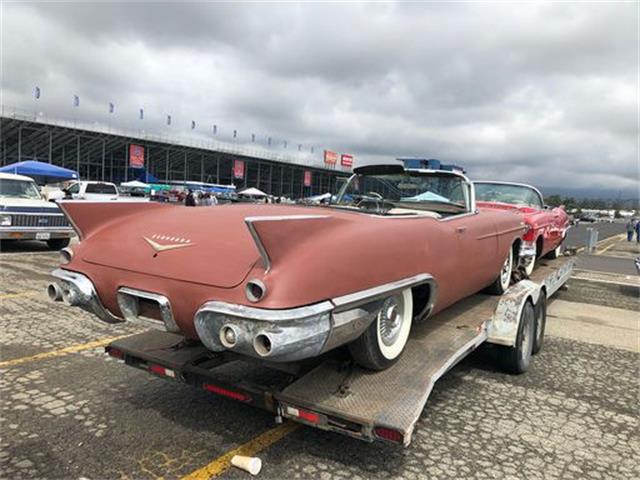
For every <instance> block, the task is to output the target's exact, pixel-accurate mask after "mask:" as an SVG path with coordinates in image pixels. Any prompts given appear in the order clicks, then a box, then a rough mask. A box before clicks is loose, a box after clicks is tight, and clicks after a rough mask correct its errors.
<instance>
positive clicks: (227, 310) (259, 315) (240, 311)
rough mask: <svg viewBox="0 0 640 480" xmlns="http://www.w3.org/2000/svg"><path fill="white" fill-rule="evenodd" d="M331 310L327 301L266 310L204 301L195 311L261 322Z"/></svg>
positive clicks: (286, 320) (310, 315) (331, 306)
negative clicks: (304, 305)
mask: <svg viewBox="0 0 640 480" xmlns="http://www.w3.org/2000/svg"><path fill="white" fill-rule="evenodd" d="M331 310H333V304H332V303H331V302H329V301H324V302H320V303H315V304H313V305H309V306H306V307H297V308H290V309H285V310H267V309H264V308H255V307H247V306H245V305H235V304H232V303H225V302H215V301H214V302H206V303H205V304H204V305H202V306H201V307H200V308H199V309H198V311H197V312H196V316H198V314H199V313H200V312H205V311H210V312H211V311H213V312H215V313H221V314H223V315H228V316H230V317H238V318H242V319H245V320H259V321H263V322H288V321H291V320H299V319H303V318H307V317H312V316H314V315H320V314H322V313H327V312H330V311H331Z"/></svg>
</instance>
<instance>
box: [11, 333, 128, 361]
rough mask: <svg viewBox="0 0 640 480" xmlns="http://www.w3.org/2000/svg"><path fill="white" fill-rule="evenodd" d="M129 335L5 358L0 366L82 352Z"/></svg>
mask: <svg viewBox="0 0 640 480" xmlns="http://www.w3.org/2000/svg"><path fill="white" fill-rule="evenodd" d="M128 336H129V335H120V336H118V337H110V338H103V339H102V340H96V341H95V342H89V343H81V344H79V345H72V346H70V347H65V348H61V349H60V350H52V351H50V352H43V353H37V354H36V355H31V356H30V357H20V358H14V359H11V360H5V361H4V362H0V368H4V367H13V366H15V365H20V364H22V363H27V362H35V361H36V360H44V359H47V358H52V357H59V356H61V355H66V354H68V353H75V352H81V351H82V350H89V349H91V348H98V347H104V346H105V345H108V344H109V343H111V342H113V341H114V340H118V339H120V338H124V337H128Z"/></svg>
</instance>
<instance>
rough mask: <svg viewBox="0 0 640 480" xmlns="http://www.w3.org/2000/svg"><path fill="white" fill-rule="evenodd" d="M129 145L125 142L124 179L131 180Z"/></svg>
mask: <svg viewBox="0 0 640 480" xmlns="http://www.w3.org/2000/svg"><path fill="white" fill-rule="evenodd" d="M127 147H128V145H127V144H126V143H125V144H124V181H125V182H128V181H129V149H128V148H127Z"/></svg>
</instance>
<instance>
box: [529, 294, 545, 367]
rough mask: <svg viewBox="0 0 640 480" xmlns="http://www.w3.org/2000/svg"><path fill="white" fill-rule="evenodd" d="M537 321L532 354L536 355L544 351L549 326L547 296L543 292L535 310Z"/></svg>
mask: <svg viewBox="0 0 640 480" xmlns="http://www.w3.org/2000/svg"><path fill="white" fill-rule="evenodd" d="M534 310H535V315H536V320H535V335H534V336H533V347H532V349H531V353H532V354H533V355H535V354H536V353H538V352H539V351H540V350H541V349H542V344H543V343H544V329H545V327H546V325H547V294H546V293H545V292H544V290H542V291H541V292H540V298H539V299H538V302H537V303H536V306H535V308H534Z"/></svg>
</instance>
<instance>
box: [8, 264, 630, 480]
mask: <svg viewBox="0 0 640 480" xmlns="http://www.w3.org/2000/svg"><path fill="white" fill-rule="evenodd" d="M56 263H57V255H56V254H55V253H39V254H20V253H19V252H15V253H10V254H2V255H0V274H1V278H2V287H1V289H0V290H1V292H0V326H1V327H2V329H3V330H2V331H3V335H2V348H1V352H0V353H1V361H7V360H11V359H17V358H22V357H27V356H30V355H34V354H38V353H42V352H47V351H52V350H57V349H61V348H66V347H69V346H72V345H78V344H83V343H88V342H93V341H96V340H100V339H104V338H107V337H114V336H118V335H124V334H129V333H135V332H138V331H140V329H139V327H132V326H128V325H118V326H110V325H106V324H101V323H99V322H96V321H93V320H91V316H90V315H89V314H85V313H83V312H82V311H80V310H78V309H71V308H68V307H65V306H64V305H61V304H52V303H51V302H49V300H48V299H47V297H46V294H45V293H44V288H45V286H46V283H47V273H48V272H49V271H50V270H51V269H52V268H53V267H54V266H55V264H56ZM576 288H578V289H579V288H580V287H579V286H578V287H576ZM570 291H571V290H570ZM576 295H578V296H579V291H578V292H577V293H576V292H575V288H574V289H573V291H572V299H573V297H575V296H576ZM550 308H553V303H551V305H550ZM561 320H562V319H556V318H550V319H549V322H553V321H561ZM584 328H585V329H588V325H587V324H585V326H584ZM551 331H553V329H551ZM634 332H635V333H629V334H631V335H636V336H637V335H638V333H637V332H638V330H637V326H636V330H634ZM587 333H588V332H587ZM493 356H494V352H493V351H492V349H491V348H490V347H486V348H482V349H480V350H479V351H477V352H475V353H473V354H472V355H471V356H469V357H468V358H467V359H466V360H464V361H463V362H462V363H461V364H459V365H458V366H456V367H455V368H454V369H453V370H452V371H451V372H449V373H448V374H447V375H445V376H444V377H443V378H442V379H441V380H440V381H438V382H437V383H436V386H435V388H434V390H433V393H432V394H431V397H430V399H429V401H428V403H427V406H426V408H425V410H424V412H423V414H422V416H421V418H420V420H419V422H418V424H417V426H416V429H415V432H414V437H413V442H412V444H411V445H410V447H409V448H407V449H401V448H397V447H394V446H390V445H385V444H380V443H377V444H367V443H363V442H360V441H357V440H353V439H350V438H347V437H342V436H340V435H337V434H333V433H328V432H322V431H317V430H314V429H311V428H307V427H305V428H300V429H297V430H295V431H294V432H293V433H291V434H289V435H287V436H285V437H284V438H283V439H282V440H280V441H279V442H277V443H275V444H274V445H272V446H271V447H269V448H268V449H266V450H264V451H262V452H261V453H260V454H259V456H260V457H261V458H262V460H263V465H264V467H263V470H262V472H261V474H260V476H261V477H262V478H291V479H294V478H319V479H327V480H328V479H343V478H344V479H349V480H357V479H364V478H385V479H386V478H406V479H413V478H430V479H431V478H514V479H515V478H518V479H520V478H531V479H538V478H563V479H564V478H575V479H584V478H593V479H604V478H630V479H631V478H640V465H639V461H638V458H640V438H639V430H640V429H639V420H638V398H639V379H640V371H639V370H640V355H639V354H638V352H637V350H636V351H629V350H621V349H618V348H614V347H611V346H604V345H601V344H598V342H597V341H593V342H590V343H586V342H582V341H576V340H571V339H568V338H561V337H554V336H548V337H547V339H546V341H545V346H544V348H543V351H542V352H541V353H540V354H539V355H538V356H537V357H536V358H535V361H534V362H533V366H532V368H531V370H530V371H529V372H527V373H526V374H524V375H520V376H512V375H508V374H505V373H502V372H501V371H500V370H499V368H498V367H497V366H495V365H496V363H495V361H494V358H493ZM272 426H273V418H272V416H271V415H270V414H269V413H267V412H263V411H261V410H256V409H253V408H251V407H247V406H244V405H242V404H239V403H236V402H233V401H231V400H226V399H223V398H220V397H217V396H215V395H213V394H210V393H207V392H203V391H199V390H196V389H194V388H191V387H188V386H185V385H182V384H178V383H174V382H169V381H166V380H163V379H161V378H158V377H154V376H151V375H149V374H148V373H145V372H142V371H140V370H137V369H133V368H130V367H127V366H124V365H122V364H120V363H117V362H116V361H114V360H113V359H110V358H108V357H107V356H106V355H104V353H103V348H102V347H98V348H88V349H85V350H80V351H76V352H73V353H68V354H65V355H60V356H55V357H49V358H44V359H40V360H34V361H31V362H25V363H21V364H16V365H9V366H5V367H1V368H0V478H11V479H21V478H121V479H159V478H176V477H181V476H184V475H186V474H189V473H191V472H193V471H194V470H196V469H198V468H200V467H202V466H203V465H206V464H208V463H209V462H211V461H212V460H214V459H215V458H217V457H219V456H220V455H223V454H224V453H226V452H228V451H229V450H232V449H234V448H236V447H237V446H238V445H240V444H242V443H244V442H247V441H248V440H250V439H252V438H254V437H256V436H257V435H259V434H260V433H262V432H264V431H266V430H268V429H269V428H271V427H272ZM223 477H243V478H249V475H248V474H247V473H245V472H242V471H240V470H237V469H231V470H228V471H226V472H225V473H224V474H223Z"/></svg>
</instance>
